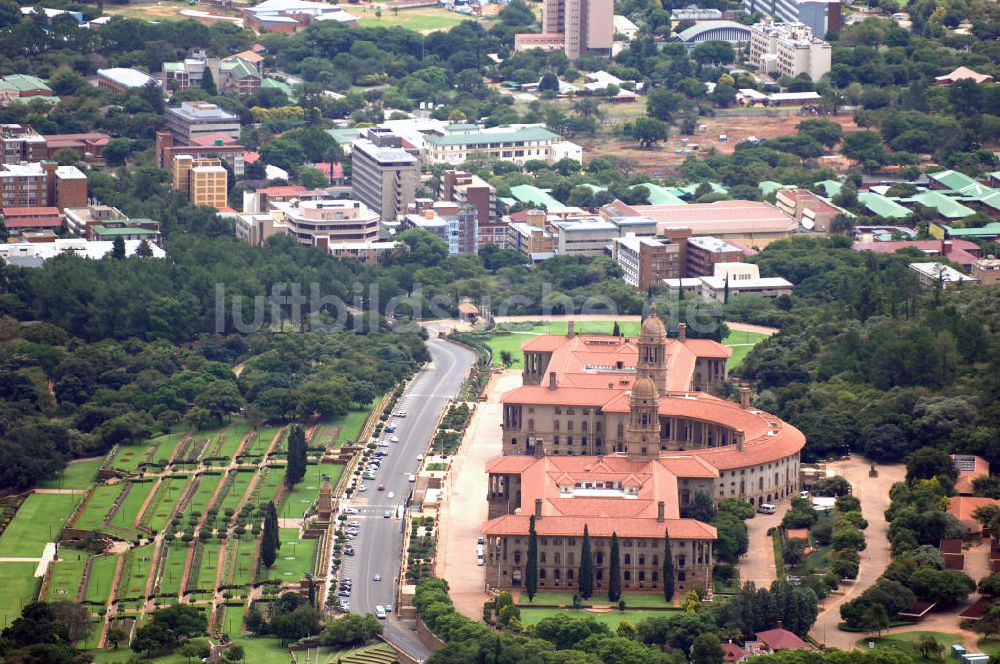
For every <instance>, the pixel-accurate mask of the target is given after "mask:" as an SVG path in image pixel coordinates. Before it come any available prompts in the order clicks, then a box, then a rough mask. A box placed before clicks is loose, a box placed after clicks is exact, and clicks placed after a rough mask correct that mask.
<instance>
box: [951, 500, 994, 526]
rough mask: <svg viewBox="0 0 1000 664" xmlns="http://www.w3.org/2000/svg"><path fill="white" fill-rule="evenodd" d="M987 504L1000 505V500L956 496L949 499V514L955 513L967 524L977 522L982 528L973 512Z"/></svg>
mask: <svg viewBox="0 0 1000 664" xmlns="http://www.w3.org/2000/svg"><path fill="white" fill-rule="evenodd" d="M987 505H996V506H1000V500H997V499H995V498H980V497H978V496H955V497H954V498H951V499H950V500H949V501H948V514H953V515H954V516H955V517H956V518H957V519H958V520H959V521H961V522H962V523H964V524H966V525H970V524H975V525H976V526H977V528H981V526H979V522H978V521H976V519H975V517H974V516H973V515H972V514H973V512H975V511H976V510H977V509H979V508H980V507H985V506H987Z"/></svg>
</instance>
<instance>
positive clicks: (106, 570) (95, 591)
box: [86, 554, 121, 604]
mask: <svg viewBox="0 0 1000 664" xmlns="http://www.w3.org/2000/svg"><path fill="white" fill-rule="evenodd" d="M120 557H121V555H120V554H119V555H114V556H98V557H97V558H94V562H93V564H92V565H91V567H90V578H89V579H88V580H87V595H86V600H87V601H88V602H98V603H100V604H104V603H105V602H107V601H108V595H109V594H110V593H111V582H112V581H113V580H114V578H115V566H117V565H118V559H119V558H120Z"/></svg>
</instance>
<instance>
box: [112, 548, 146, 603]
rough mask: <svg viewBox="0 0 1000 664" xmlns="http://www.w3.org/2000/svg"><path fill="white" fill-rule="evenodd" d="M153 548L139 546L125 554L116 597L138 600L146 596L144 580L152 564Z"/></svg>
mask: <svg viewBox="0 0 1000 664" xmlns="http://www.w3.org/2000/svg"><path fill="white" fill-rule="evenodd" d="M152 558H153V547H152V546H141V547H139V548H136V549H131V550H129V551H128V552H127V553H126V554H125V566H124V567H123V568H122V576H121V578H120V579H119V580H118V597H119V598H127V599H138V598H142V597H145V596H146V580H147V579H148V578H149V568H150V566H151V564H152V562H153V560H152Z"/></svg>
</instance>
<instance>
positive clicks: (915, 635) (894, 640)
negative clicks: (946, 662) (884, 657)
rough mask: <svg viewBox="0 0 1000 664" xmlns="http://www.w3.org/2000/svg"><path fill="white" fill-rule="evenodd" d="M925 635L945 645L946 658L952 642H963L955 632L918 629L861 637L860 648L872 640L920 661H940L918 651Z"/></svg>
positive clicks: (882, 646)
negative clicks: (917, 646)
mask: <svg viewBox="0 0 1000 664" xmlns="http://www.w3.org/2000/svg"><path fill="white" fill-rule="evenodd" d="M925 635H930V636H933V637H934V639H935V640H936V641H937V642H938V644H939V645H941V646H943V647H944V650H943V651H942V654H943V655H944V657H945V658H948V657H949V656H950V653H949V652H948V648H949V647H950V646H951V644H953V643H962V637H960V636H955V635H954V634H946V633H944V632H924V631H918V632H900V633H898V634H889V635H886V636H883V637H882V638H881V639H874V638H871V639H870V638H864V639H860V640H858V647H859V648H867V647H868V642H869V641H872V642H874V643H875V646H876V647H881V648H895V649H897V650H902V651H903V652H905V653H906V654H907V655H910V656H911V657H913V658H914V659H915V660H917V661H918V662H938V661H940V660H938V659H936V658H935V659H927V658H924V657H921V656H920V653H919V652H917V649H916V643H917V641H918V640H919V639H920V637H922V636H925Z"/></svg>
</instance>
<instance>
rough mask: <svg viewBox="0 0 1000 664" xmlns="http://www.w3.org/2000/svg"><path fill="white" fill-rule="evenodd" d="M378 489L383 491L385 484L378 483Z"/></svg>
mask: <svg viewBox="0 0 1000 664" xmlns="http://www.w3.org/2000/svg"><path fill="white" fill-rule="evenodd" d="M378 490H379V491H385V485H384V484H379V485H378ZM355 514H357V512H355Z"/></svg>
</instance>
